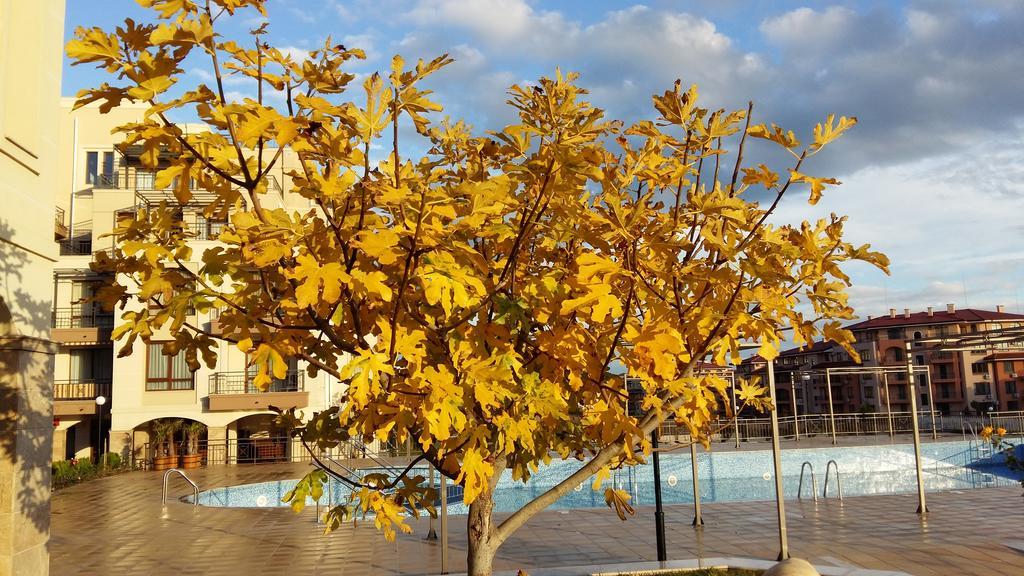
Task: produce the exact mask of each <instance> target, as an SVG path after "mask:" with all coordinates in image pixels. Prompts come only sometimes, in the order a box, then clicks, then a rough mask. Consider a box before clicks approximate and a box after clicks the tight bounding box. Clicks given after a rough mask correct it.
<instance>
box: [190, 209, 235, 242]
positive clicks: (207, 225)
mask: <svg viewBox="0 0 1024 576" xmlns="http://www.w3.org/2000/svg"><path fill="white" fill-rule="evenodd" d="M225 226H227V222H223V221H219V220H209V219H207V218H205V217H203V216H202V215H199V214H196V215H195V216H194V217H193V219H192V221H191V222H189V229H190V230H191V231H192V232H193V233H194V234H195V235H196V240H216V239H217V237H218V236H220V233H221V232H222V231H223V230H224V227H225Z"/></svg>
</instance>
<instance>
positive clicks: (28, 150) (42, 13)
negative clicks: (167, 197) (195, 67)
mask: <svg viewBox="0 0 1024 576" xmlns="http://www.w3.org/2000/svg"><path fill="white" fill-rule="evenodd" d="M63 33H64V1H63V0H38V1H35V2H24V1H21V0H0V576H5V575H8V574H18V575H22V574H24V575H26V576H27V575H33V576H36V575H39V574H47V573H48V572H49V555H48V551H47V550H48V543H49V526H50V451H51V450H50V442H51V439H52V434H51V431H52V429H53V427H52V424H51V412H50V409H51V406H52V390H51V383H52V381H53V374H52V371H53V355H54V352H55V346H54V345H53V343H52V342H51V340H50V322H49V318H48V316H49V313H48V311H49V309H50V307H51V294H52V282H51V280H52V275H53V265H54V261H55V260H56V253H57V250H56V248H57V247H56V245H55V244H54V243H53V235H52V234H53V233H52V231H51V230H50V227H49V225H48V224H49V222H52V221H53V214H54V191H55V189H56V180H57V178H56V174H57V166H58V154H57V131H58V126H57V108H58V101H59V98H60V70H61V57H62V50H61V49H62V45H63V43H62V41H61V38H62V37H63ZM40 223H42V225H40Z"/></svg>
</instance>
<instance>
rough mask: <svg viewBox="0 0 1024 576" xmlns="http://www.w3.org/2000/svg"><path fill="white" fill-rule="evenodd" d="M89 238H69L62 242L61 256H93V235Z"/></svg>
mask: <svg viewBox="0 0 1024 576" xmlns="http://www.w3.org/2000/svg"><path fill="white" fill-rule="evenodd" d="M88 234H89V235H87V236H79V237H77V238H68V239H67V240H61V241H60V255H61V256H90V255H92V233H91V232H90V233H88Z"/></svg>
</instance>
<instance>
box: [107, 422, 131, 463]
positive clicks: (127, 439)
mask: <svg viewBox="0 0 1024 576" xmlns="http://www.w3.org/2000/svg"><path fill="white" fill-rule="evenodd" d="M132 436H133V432H132V431H131V430H111V431H110V451H111V452H113V453H115V454H118V455H120V456H121V461H122V462H131V460H132Z"/></svg>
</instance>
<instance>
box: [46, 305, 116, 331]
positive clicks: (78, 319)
mask: <svg viewBox="0 0 1024 576" xmlns="http://www.w3.org/2000/svg"><path fill="white" fill-rule="evenodd" d="M51 326H52V327H53V328H112V327H113V326H114V315H113V314H112V313H110V312H103V311H102V310H100V311H96V310H87V309H83V308H57V309H55V310H54V311H53V317H52V323H51Z"/></svg>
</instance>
